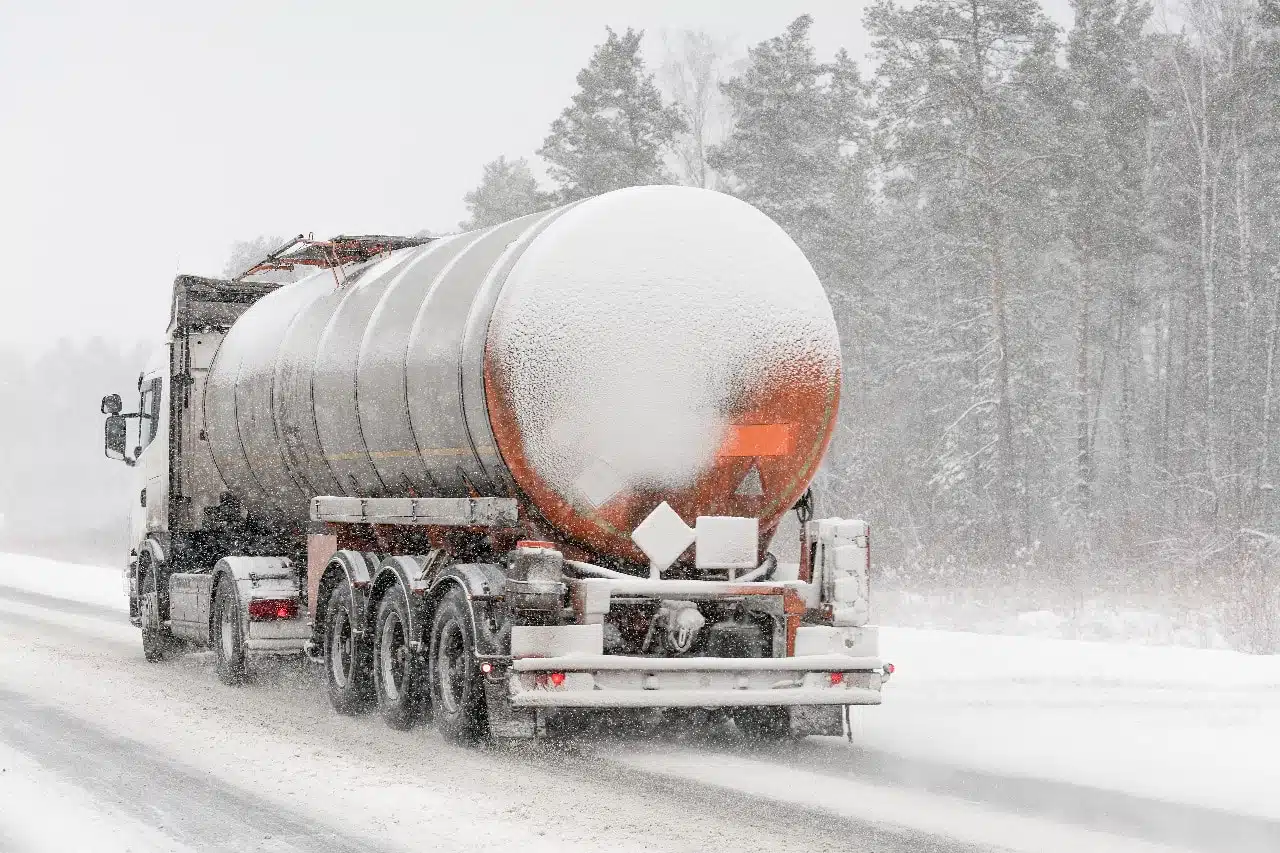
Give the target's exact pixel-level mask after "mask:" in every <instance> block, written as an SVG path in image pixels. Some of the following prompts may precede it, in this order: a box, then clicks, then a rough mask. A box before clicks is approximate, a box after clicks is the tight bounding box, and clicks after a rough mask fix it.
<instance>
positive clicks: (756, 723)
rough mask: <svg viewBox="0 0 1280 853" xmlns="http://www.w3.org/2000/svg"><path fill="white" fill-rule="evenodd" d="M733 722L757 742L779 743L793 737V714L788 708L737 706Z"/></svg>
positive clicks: (744, 735) (747, 737)
mask: <svg viewBox="0 0 1280 853" xmlns="http://www.w3.org/2000/svg"><path fill="white" fill-rule="evenodd" d="M733 722H734V724H735V725H737V727H738V731H739V732H741V733H742V736H743V737H745V738H746V739H747V740H750V741H755V742H756V743H777V742H779V741H783V740H787V739H788V738H790V737H791V715H790V714H789V713H788V712H787V709H786V708H779V707H775V706H763V707H759V708H735V709H734V712H733Z"/></svg>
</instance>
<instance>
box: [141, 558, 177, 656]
mask: <svg viewBox="0 0 1280 853" xmlns="http://www.w3.org/2000/svg"><path fill="white" fill-rule="evenodd" d="M140 565H141V568H142V570H143V571H144V572H145V573H146V575H145V578H144V579H143V585H144V589H143V592H142V601H143V605H142V608H141V610H142V656H143V657H144V658H146V659H147V660H148V661H150V662H151V663H155V662H156V661H162V660H164V659H165V658H167V657H169V656H170V655H171V654H172V653H173V652H174V651H176V650H177V648H178V641H177V639H176V638H175V637H174V636H173V634H171V633H170V632H169V629H168V628H166V627H165V626H164V623H163V622H161V621H160V586H159V584H160V572H159V570H158V568H157V567H156V566H155V565H154V564H152V563H151V561H150V560H143V561H142V562H141V564H140Z"/></svg>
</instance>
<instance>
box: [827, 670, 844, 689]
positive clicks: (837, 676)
mask: <svg viewBox="0 0 1280 853" xmlns="http://www.w3.org/2000/svg"><path fill="white" fill-rule="evenodd" d="M828 675H829V676H830V678H831V686H832V687H835V686H836V685H837V684H844V673H843V672H832V673H829V674H828Z"/></svg>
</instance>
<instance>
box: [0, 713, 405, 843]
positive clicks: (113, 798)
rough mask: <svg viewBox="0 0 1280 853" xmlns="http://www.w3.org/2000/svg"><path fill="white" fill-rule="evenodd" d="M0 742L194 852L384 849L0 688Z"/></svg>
mask: <svg viewBox="0 0 1280 853" xmlns="http://www.w3.org/2000/svg"><path fill="white" fill-rule="evenodd" d="M0 739H2V740H3V741H4V742H5V743H7V744H8V745H9V746H11V747H12V748H14V749H16V750H18V751H19V752H21V753H24V754H25V755H27V756H28V757H29V758H31V759H32V760H34V761H35V762H37V763H38V764H40V765H41V766H42V767H44V768H46V769H48V770H50V771H51V772H53V773H54V774H55V775H57V776H59V777H61V778H62V779H64V780H65V781H68V782H70V783H72V784H74V785H76V786H77V787H79V788H81V789H83V790H85V791H86V792H87V793H89V794H90V795H92V796H93V797H94V798H95V799H97V800H99V801H100V802H102V803H103V804H104V805H105V806H106V807H107V808H109V809H112V810H117V811H121V812H125V813H127V814H129V815H130V816H131V817H133V818H135V819H137V820H139V821H140V822H142V823H144V824H146V825H148V826H151V827H154V828H155V829H156V830H157V831H159V832H161V833H163V834H165V835H166V836H168V837H170V838H172V839H174V840H175V841H178V842H180V843H183V844H186V845H190V846H192V847H195V848H197V849H201V850H226V851H260V853H268V851H269V853H376V851H381V850H386V849H387V848H384V847H381V846H379V845H377V844H373V843H370V842H368V841H365V840H363V839H354V838H348V837H344V836H342V835H339V834H337V833H335V832H332V831H328V830H317V829H316V828H315V823H314V821H311V820H309V819H308V818H306V817H304V816H301V815H297V814H294V813H292V812H290V811H288V810H285V809H281V808H278V807H275V806H273V805H271V804H269V803H266V802H264V801H263V800H262V799H261V798H255V797H252V796H249V795H247V794H245V793H242V792H241V791H239V790H237V789H235V788H232V787H231V786H229V785H226V784H224V783H222V782H219V781H218V780H216V779H213V778H212V777H209V776H205V775H201V774H198V773H193V772H191V771H190V770H188V769H187V768H185V767H183V766H181V765H179V764H177V763H175V762H172V761H168V760H166V759H164V758H161V757H159V756H157V755H155V754H154V753H153V752H152V751H151V750H149V749H147V747H146V746H145V745H143V744H141V743H137V742H135V741H131V740H128V739H125V738H121V737H117V736H114V735H110V734H107V733H106V732H104V731H101V730H98V729H96V728H94V727H92V726H90V725H88V724H86V723H84V722H82V721H81V720H79V719H77V718H75V717H72V716H70V715H68V714H64V713H62V712H61V711H59V710H57V709H55V708H50V707H47V706H44V705H40V704H38V703H35V702H31V701H30V700H28V699H26V698H24V697H22V696H21V695H19V694H17V693H12V692H10V691H8V690H4V689H0Z"/></svg>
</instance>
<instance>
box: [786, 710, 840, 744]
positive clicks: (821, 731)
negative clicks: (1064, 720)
mask: <svg viewBox="0 0 1280 853" xmlns="http://www.w3.org/2000/svg"><path fill="white" fill-rule="evenodd" d="M845 707H846V706H844V705H795V706H792V707H791V709H790V711H791V734H793V735H796V736H805V735H831V736H835V737H839V736H840V735H843V734H844V709H845Z"/></svg>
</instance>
